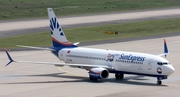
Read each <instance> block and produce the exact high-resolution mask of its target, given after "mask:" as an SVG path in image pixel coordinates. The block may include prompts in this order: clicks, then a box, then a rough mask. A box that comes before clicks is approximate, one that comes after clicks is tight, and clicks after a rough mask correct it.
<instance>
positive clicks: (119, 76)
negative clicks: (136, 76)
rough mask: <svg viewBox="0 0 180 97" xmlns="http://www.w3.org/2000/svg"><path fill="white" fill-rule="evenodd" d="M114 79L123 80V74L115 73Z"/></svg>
mask: <svg viewBox="0 0 180 97" xmlns="http://www.w3.org/2000/svg"><path fill="white" fill-rule="evenodd" d="M115 77H116V79H123V78H124V74H123V73H116V74H115Z"/></svg>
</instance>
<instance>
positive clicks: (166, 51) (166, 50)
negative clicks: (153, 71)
mask: <svg viewBox="0 0 180 97" xmlns="http://www.w3.org/2000/svg"><path fill="white" fill-rule="evenodd" d="M164 53H165V54H168V47H167V44H166V39H164Z"/></svg>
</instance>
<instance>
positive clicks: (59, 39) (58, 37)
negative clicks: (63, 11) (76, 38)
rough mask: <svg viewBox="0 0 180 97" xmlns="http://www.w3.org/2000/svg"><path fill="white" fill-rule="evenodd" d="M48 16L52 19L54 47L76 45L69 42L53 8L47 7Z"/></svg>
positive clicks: (51, 28)
mask: <svg viewBox="0 0 180 97" xmlns="http://www.w3.org/2000/svg"><path fill="white" fill-rule="evenodd" d="M47 11H48V16H49V20H50V31H51V36H52V43H53V46H54V47H62V48H63V47H76V45H73V43H71V42H69V41H68V40H67V38H66V36H65V34H64V32H63V29H62V28H61V25H60V24H59V23H58V21H57V18H56V15H55V14H54V11H53V9H52V8H47Z"/></svg>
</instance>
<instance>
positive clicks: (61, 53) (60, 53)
mask: <svg viewBox="0 0 180 97" xmlns="http://www.w3.org/2000/svg"><path fill="white" fill-rule="evenodd" d="M64 56H65V53H64V51H63V50H62V51H60V52H59V59H60V60H61V61H65V57H64Z"/></svg>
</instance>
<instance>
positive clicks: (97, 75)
mask: <svg viewBox="0 0 180 97" xmlns="http://www.w3.org/2000/svg"><path fill="white" fill-rule="evenodd" d="M108 76H109V71H108V70H107V69H105V68H92V69H90V70H89V77H90V78H93V79H103V78H107V77H108Z"/></svg>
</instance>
